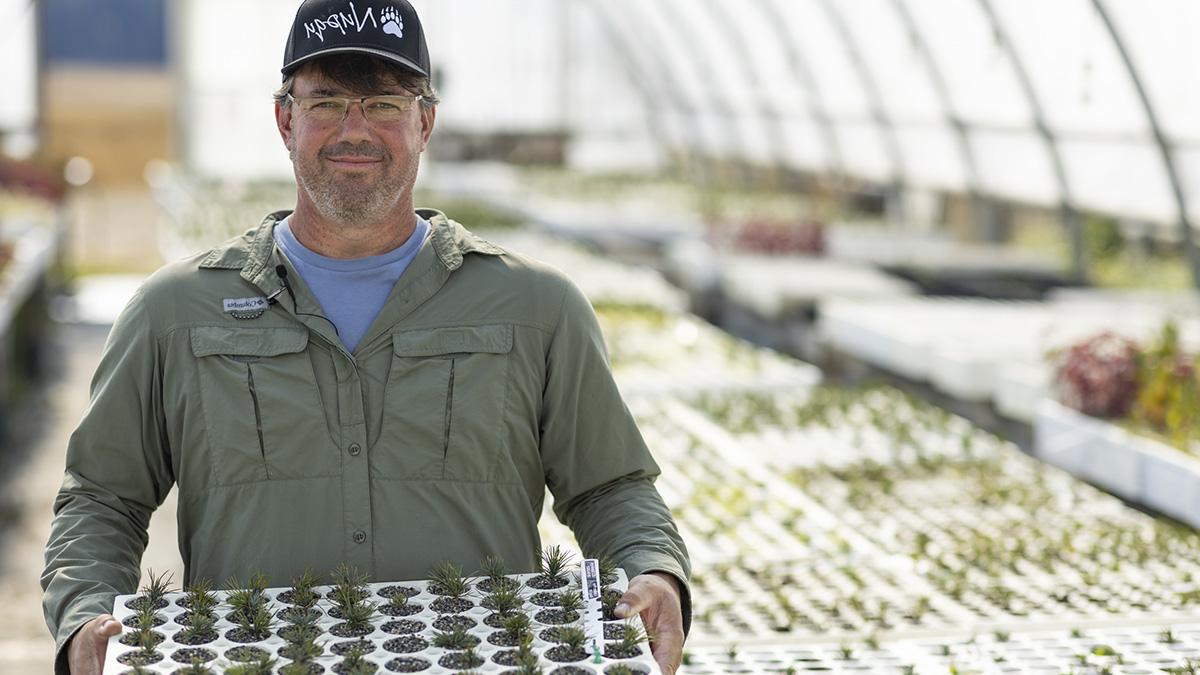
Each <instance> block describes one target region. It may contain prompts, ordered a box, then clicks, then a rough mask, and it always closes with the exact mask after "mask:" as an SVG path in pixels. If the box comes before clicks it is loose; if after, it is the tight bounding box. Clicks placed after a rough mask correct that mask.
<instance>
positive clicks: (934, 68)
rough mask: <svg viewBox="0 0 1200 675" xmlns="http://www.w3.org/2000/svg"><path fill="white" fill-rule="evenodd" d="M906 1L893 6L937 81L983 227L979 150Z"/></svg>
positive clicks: (936, 88)
mask: <svg viewBox="0 0 1200 675" xmlns="http://www.w3.org/2000/svg"><path fill="white" fill-rule="evenodd" d="M905 2H906V0H891V4H892V6H893V7H894V8H895V10H896V15H897V16H899V17H900V22H901V23H902V24H903V25H904V30H905V31H907V33H908V36H909V40H911V42H912V43H913V45H914V46H915V47H916V50H917V53H918V54H919V55H920V58H921V62H922V63H924V64H925V69H926V70H927V71H928V73H929V80H930V82H932V83H933V90H934V92H936V93H937V97H938V100H939V103H940V104H941V106H942V110H943V111H944V117H945V119H946V124H947V125H948V126H949V127H950V128H951V129H953V130H954V137H955V139H957V141H958V151H959V155H960V156H961V158H962V164H963V171H964V172H965V174H966V183H967V192H968V194H969V195H970V198H971V209H972V211H973V212H974V218H975V226H976V227H979V225H980V218H981V214H982V203H981V202H982V199H983V190H982V187H981V184H980V180H979V162H978V160H977V158H976V157H975V151H974V150H973V149H972V148H971V142H970V139H969V138H968V136H967V128H966V124H964V123H963V121H962V119H961V118H960V117H959V116H958V113H957V111H955V109H954V104H953V102H952V101H951V99H950V91H949V89H948V88H947V86H946V77H945V75H944V74H943V73H942V69H941V66H940V64H938V62H937V60H936V59H935V58H934V56H933V54H932V52H931V51H930V49H929V46H928V45H926V44H925V35H924V33H922V32H921V29H920V27H919V26H918V25H917V22H916V21H915V20H913V16H912V14H911V13H910V12H909V11H908V6H907V5H906V4H905Z"/></svg>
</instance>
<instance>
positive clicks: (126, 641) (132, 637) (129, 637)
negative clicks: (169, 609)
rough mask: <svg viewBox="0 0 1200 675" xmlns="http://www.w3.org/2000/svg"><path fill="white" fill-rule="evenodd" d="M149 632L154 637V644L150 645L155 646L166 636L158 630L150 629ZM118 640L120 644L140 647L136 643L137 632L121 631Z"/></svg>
mask: <svg viewBox="0 0 1200 675" xmlns="http://www.w3.org/2000/svg"><path fill="white" fill-rule="evenodd" d="M150 634H151V635H153V636H154V639H153V640H152V642H153V643H154V644H153V645H151V646H152V647H157V646H158V645H159V644H160V643H161V642H162V641H163V640H165V639H166V636H165V635H163V634H162V633H160V632H158V631H151V632H150ZM120 641H121V644H123V645H125V646H127V647H140V646H141V645H139V644H138V634H137V633H133V632H125V633H122V634H121V637H120Z"/></svg>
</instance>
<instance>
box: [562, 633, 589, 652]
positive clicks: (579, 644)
mask: <svg viewBox="0 0 1200 675" xmlns="http://www.w3.org/2000/svg"><path fill="white" fill-rule="evenodd" d="M558 641H559V643H560V645H561V646H562V647H564V648H565V649H566V651H568V652H571V653H572V654H586V652H587V650H585V649H584V646H585V645H586V644H587V633H584V632H583V629H582V628H580V627H579V626H561V627H560V628H559V629H558Z"/></svg>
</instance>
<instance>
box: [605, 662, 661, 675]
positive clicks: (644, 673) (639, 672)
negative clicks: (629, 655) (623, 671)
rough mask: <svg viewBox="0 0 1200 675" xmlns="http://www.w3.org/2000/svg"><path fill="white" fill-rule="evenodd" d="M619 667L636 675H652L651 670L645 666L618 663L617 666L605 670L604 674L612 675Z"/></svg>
mask: <svg viewBox="0 0 1200 675" xmlns="http://www.w3.org/2000/svg"><path fill="white" fill-rule="evenodd" d="M618 667H624V668H628V669H629V672H631V673H635V674H636V675H649V673H650V669H649V668H647V667H646V666H643V665H641V664H638V663H618V664H616V665H612V666H609V667H608V668H605V669H604V672H605V673H606V674H607V673H612V672H613V671H615V670H616V669H617V668H618Z"/></svg>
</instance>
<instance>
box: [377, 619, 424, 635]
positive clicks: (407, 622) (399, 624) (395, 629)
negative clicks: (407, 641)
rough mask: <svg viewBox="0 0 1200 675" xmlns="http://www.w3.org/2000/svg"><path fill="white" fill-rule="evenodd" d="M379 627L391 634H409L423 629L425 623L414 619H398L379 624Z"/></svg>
mask: <svg viewBox="0 0 1200 675" xmlns="http://www.w3.org/2000/svg"><path fill="white" fill-rule="evenodd" d="M380 629H381V630H383V632H385V633H391V634H392V635H410V634H412V633H420V632H421V631H423V630H425V623H424V622H423V621H417V620H416V619H400V620H399V621H389V622H387V623H385V624H383V625H382V626H380Z"/></svg>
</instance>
